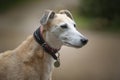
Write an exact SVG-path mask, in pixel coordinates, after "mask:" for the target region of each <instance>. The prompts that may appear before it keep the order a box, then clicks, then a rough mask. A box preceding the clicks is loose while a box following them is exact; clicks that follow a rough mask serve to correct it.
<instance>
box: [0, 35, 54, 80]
mask: <svg viewBox="0 0 120 80" xmlns="http://www.w3.org/2000/svg"><path fill="white" fill-rule="evenodd" d="M52 64H53V59H52V57H51V56H50V55H49V54H47V53H45V52H44V50H43V49H42V48H41V46H40V45H39V44H38V43H37V42H36V41H35V40H34V38H33V36H30V37H28V38H27V39H26V40H25V41H24V42H23V43H22V44H21V45H20V46H19V47H17V48H16V49H15V50H12V51H6V52H4V53H1V54H0V80H50V77H51V70H52V67H53V66H52Z"/></svg>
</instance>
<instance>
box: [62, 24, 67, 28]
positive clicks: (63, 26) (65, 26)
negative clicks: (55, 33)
mask: <svg viewBox="0 0 120 80" xmlns="http://www.w3.org/2000/svg"><path fill="white" fill-rule="evenodd" d="M60 27H61V28H63V29H66V28H68V27H67V25H66V24H65V25H61V26H60Z"/></svg>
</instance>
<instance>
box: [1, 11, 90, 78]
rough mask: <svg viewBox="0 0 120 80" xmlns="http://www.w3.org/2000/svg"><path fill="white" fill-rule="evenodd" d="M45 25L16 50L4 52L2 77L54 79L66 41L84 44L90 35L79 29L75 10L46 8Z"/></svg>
mask: <svg viewBox="0 0 120 80" xmlns="http://www.w3.org/2000/svg"><path fill="white" fill-rule="evenodd" d="M40 23H41V26H40V27H39V28H38V29H37V30H36V31H35V32H34V34H33V35H31V36H30V37H28V38H27V39H26V40H25V41H24V42H23V43H22V44H21V45H20V46H18V47H17V48H16V49H14V50H10V51H6V52H4V53H1V54H0V80H51V74H52V69H53V67H54V66H53V64H54V65H55V67H59V65H60V63H59V55H58V56H57V55H56V53H57V52H58V51H59V50H60V48H61V46H62V45H67V46H71V47H75V48H80V47H82V46H83V45H85V44H86V43H87V42H88V39H87V38H86V37H84V36H83V35H82V34H81V33H79V32H78V31H77V29H76V24H75V22H74V20H73V17H72V15H71V13H70V12H69V11H68V10H61V11H60V12H59V13H55V12H54V11H52V10H46V11H45V13H44V15H43V16H42V18H41V20H40Z"/></svg>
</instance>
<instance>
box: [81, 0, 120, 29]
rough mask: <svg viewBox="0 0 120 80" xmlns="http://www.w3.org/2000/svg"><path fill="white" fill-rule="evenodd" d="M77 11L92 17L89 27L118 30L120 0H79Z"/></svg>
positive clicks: (119, 26)
mask: <svg viewBox="0 0 120 80" xmlns="http://www.w3.org/2000/svg"><path fill="white" fill-rule="evenodd" d="M79 11H80V15H82V16H86V17H87V18H89V17H93V18H94V20H93V19H92V22H91V21H90V23H91V24H92V25H89V26H90V27H91V28H94V29H97V30H110V31H120V0H80V8H79ZM87 23H88V22H87Z"/></svg>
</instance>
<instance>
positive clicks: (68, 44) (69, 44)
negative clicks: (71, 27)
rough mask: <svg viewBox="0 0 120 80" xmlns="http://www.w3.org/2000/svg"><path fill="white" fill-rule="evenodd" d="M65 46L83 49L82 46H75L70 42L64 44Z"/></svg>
mask: <svg viewBox="0 0 120 80" xmlns="http://www.w3.org/2000/svg"><path fill="white" fill-rule="evenodd" d="M64 44H65V45H67V46H70V47H75V48H81V47H82V46H77V45H73V44H71V43H69V42H64Z"/></svg>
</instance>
